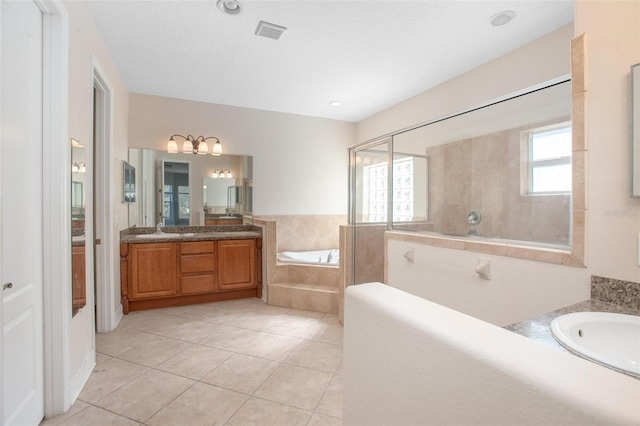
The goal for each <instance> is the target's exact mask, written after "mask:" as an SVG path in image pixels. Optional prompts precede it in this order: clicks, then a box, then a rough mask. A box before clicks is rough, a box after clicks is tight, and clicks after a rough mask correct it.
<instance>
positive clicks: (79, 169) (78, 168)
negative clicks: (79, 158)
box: [71, 162, 87, 173]
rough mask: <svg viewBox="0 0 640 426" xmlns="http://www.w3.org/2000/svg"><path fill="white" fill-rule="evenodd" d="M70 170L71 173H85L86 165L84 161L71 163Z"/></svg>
mask: <svg viewBox="0 0 640 426" xmlns="http://www.w3.org/2000/svg"><path fill="white" fill-rule="evenodd" d="M71 171H72V172H73V173H86V172H87V165H86V164H85V163H82V162H80V163H73V164H72V165H71Z"/></svg>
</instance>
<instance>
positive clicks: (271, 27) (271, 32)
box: [256, 21, 287, 40]
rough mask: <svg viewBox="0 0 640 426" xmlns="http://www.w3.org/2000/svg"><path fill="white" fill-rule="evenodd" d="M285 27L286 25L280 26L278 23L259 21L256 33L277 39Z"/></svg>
mask: <svg viewBox="0 0 640 426" xmlns="http://www.w3.org/2000/svg"><path fill="white" fill-rule="evenodd" d="M286 29H287V28H286V27H281V26H280V25H276V24H270V23H269V22H264V21H260V23H259V24H258V28H256V35H258V36H262V37H267V38H272V39H274V40H278V39H279V38H280V36H281V35H282V33H284V32H285V30H286Z"/></svg>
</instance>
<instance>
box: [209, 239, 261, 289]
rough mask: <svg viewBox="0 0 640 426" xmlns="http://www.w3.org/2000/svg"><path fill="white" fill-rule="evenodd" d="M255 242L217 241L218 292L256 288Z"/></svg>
mask: <svg viewBox="0 0 640 426" xmlns="http://www.w3.org/2000/svg"><path fill="white" fill-rule="evenodd" d="M255 250H256V242H255V240H222V241H218V291H224V290H238V289H244V288H252V287H255V286H256V272H255V271H256V268H255V262H256V256H255V253H256V251H255Z"/></svg>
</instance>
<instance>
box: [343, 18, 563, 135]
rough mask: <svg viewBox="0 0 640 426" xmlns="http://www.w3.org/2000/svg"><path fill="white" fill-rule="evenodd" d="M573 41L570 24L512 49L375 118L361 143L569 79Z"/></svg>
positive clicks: (366, 123)
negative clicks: (564, 77) (536, 87)
mask: <svg viewBox="0 0 640 426" xmlns="http://www.w3.org/2000/svg"><path fill="white" fill-rule="evenodd" d="M571 37H573V26H572V25H566V26H564V27H562V28H560V29H558V30H556V31H554V32H552V33H550V34H548V35H546V36H543V37H541V38H539V39H538V40H535V41H533V42H531V43H529V44H527V45H526V48H524V49H523V48H520V49H516V50H513V51H512V52H509V53H507V54H506V55H503V56H501V57H499V58H497V59H495V60H493V61H491V62H489V63H487V64H484V65H481V66H479V67H477V68H474V69H473V70H471V71H469V72H467V73H465V74H462V75H460V76H458V77H455V78H452V79H451V80H448V81H446V82H444V83H442V84H440V85H439V86H436V87H434V88H433V89H430V90H427V91H426V92H422V93H420V94H419V95H416V96H414V97H412V98H410V99H407V100H406V101H404V102H401V103H399V104H397V105H394V106H393V107H391V108H388V109H386V110H384V111H381V112H379V113H378V114H375V115H372V116H371V117H368V118H366V119H364V120H362V121H361V122H360V123H358V128H357V135H356V136H357V137H356V139H357V141H358V142H363V141H366V140H369V139H373V138H376V137H378V136H381V135H385V134H388V133H391V132H394V131H396V130H400V129H403V128H406V127H410V126H415V125H416V124H420V123H425V122H428V121H431V120H434V119H437V118H440V117H444V116H446V115H448V114H451V113H456V112H460V111H463V110H466V109H469V108H470V107H476V106H480V105H483V104H485V103H486V102H487V101H489V100H494V99H498V98H502V97H504V96H506V95H507V94H510V93H514V92H519V91H522V90H524V89H526V88H528V87H531V86H535V85H538V84H540V83H542V82H545V81H549V80H551V79H554V78H557V77H561V76H568V75H569V72H570V71H569V48H570V45H569V40H570V39H571Z"/></svg>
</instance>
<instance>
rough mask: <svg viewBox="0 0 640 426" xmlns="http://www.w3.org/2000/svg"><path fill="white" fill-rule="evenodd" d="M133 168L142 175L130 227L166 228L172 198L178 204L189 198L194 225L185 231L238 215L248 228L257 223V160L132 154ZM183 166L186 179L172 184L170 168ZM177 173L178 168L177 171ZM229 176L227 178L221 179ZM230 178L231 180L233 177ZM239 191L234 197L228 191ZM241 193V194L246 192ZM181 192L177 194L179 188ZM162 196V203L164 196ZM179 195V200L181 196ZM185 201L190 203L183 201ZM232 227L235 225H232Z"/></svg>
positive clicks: (188, 213)
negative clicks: (254, 203)
mask: <svg viewBox="0 0 640 426" xmlns="http://www.w3.org/2000/svg"><path fill="white" fill-rule="evenodd" d="M128 163H129V164H130V165H131V166H132V167H135V169H136V179H137V182H136V186H135V201H134V202H133V203H129V205H128V206H129V221H128V224H129V226H130V227H131V226H138V227H150V226H155V225H156V224H158V223H161V222H162V223H166V219H167V217H168V213H167V212H166V205H167V201H171V199H172V197H168V196H167V194H168V193H172V194H173V198H176V197H178V198H179V197H180V194H181V193H182V194H183V195H185V194H189V197H188V202H186V203H185V202H183V203H180V208H181V210H180V211H182V213H184V214H185V215H186V216H185V218H186V219H187V220H188V223H186V222H185V223H184V224H181V226H187V225H190V226H199V225H205V224H206V222H207V220H208V219H215V218H216V217H217V216H225V215H229V214H232V215H234V216H237V218H238V219H239V220H242V219H243V218H244V221H243V223H245V224H246V223H248V222H247V220H249V221H250V220H251V219H250V217H251V210H252V195H253V192H252V186H253V158H252V157H251V156H246V155H220V156H212V155H193V154H169V153H167V152H166V151H162V150H154V149H143V148H130V149H129V160H128ZM178 163H180V164H183V165H184V167H183V168H181V169H180V170H179V171H178V170H176V174H179V173H178V172H180V173H182V174H186V175H187V176H186V177H185V179H182V180H181V182H182V183H180V184H175V182H173V187H177V188H178V191H177V193H176V191H174V190H171V189H170V187H171V186H172V182H171V181H170V179H168V178H167V176H166V175H167V174H166V172H167V170H166V165H167V164H174V165H175V164H178ZM174 168H175V167H174ZM221 171H224V172H225V173H224V174H223V173H221ZM227 172H228V174H227ZM229 187H234V188H238V189H236V190H234V191H235V192H234V193H233V194H231V195H229V193H228V188H229ZM240 188H241V189H240ZM174 189H175V188H174ZM160 193H162V195H163V198H162V200H159V199H158V194H160ZM176 194H177V195H176ZM183 201H186V197H184V196H183ZM229 224H231V222H229Z"/></svg>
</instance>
